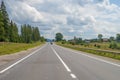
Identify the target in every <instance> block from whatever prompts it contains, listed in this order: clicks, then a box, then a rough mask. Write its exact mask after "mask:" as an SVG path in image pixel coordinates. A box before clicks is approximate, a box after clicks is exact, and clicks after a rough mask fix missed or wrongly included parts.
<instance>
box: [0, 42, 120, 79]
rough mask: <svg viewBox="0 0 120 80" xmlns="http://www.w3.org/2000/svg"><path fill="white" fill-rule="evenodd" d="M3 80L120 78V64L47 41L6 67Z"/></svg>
mask: <svg viewBox="0 0 120 80" xmlns="http://www.w3.org/2000/svg"><path fill="white" fill-rule="evenodd" d="M0 80H120V65H119V64H115V63H112V62H109V61H105V60H103V59H99V58H96V57H93V56H89V55H87V54H84V53H82V52H77V51H73V50H70V49H67V48H63V47H60V46H57V45H50V44H49V43H47V44H45V45H44V46H43V47H41V48H40V49H38V50H36V51H35V52H32V53H31V54H29V55H27V56H25V57H23V58H21V59H19V60H17V61H14V63H11V64H9V65H6V66H5V67H4V68H2V70H0Z"/></svg>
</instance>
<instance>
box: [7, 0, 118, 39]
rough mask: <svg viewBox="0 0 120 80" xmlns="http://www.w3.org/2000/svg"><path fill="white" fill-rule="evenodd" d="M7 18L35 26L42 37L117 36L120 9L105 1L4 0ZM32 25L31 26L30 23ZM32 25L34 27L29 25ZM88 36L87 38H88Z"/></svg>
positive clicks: (107, 0)
mask: <svg viewBox="0 0 120 80" xmlns="http://www.w3.org/2000/svg"><path fill="white" fill-rule="evenodd" d="M5 1H6V4H7V10H8V12H9V15H10V18H11V19H13V20H14V21H15V22H17V23H18V24H23V23H29V24H33V25H36V26H39V28H40V30H41V32H42V35H44V36H45V37H48V38H53V37H54V35H55V33H56V32H62V33H63V34H64V35H65V36H66V38H71V37H73V36H81V34H82V35H84V37H85V38H88V37H89V38H93V37H94V38H95V35H96V34H98V33H103V34H109V35H112V34H113V33H114V34H115V33H117V32H119V29H118V28H119V26H120V23H119V21H120V20H119V19H120V7H119V6H117V5H116V4H111V3H110V1H109V0H9V1H8V0H5ZM31 22H32V23H31ZM33 22H34V23H33ZM90 35H91V36H90Z"/></svg>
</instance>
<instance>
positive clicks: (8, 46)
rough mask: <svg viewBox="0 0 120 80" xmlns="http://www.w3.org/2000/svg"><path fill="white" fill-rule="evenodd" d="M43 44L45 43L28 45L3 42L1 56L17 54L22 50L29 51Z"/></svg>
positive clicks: (0, 48)
mask: <svg viewBox="0 0 120 80" xmlns="http://www.w3.org/2000/svg"><path fill="white" fill-rule="evenodd" d="M41 44H43V43H41V42H36V43H29V44H26V43H10V42H1V43H0V55H5V54H12V53H16V52H19V51H22V50H27V49H29V48H32V47H35V46H39V45H41Z"/></svg>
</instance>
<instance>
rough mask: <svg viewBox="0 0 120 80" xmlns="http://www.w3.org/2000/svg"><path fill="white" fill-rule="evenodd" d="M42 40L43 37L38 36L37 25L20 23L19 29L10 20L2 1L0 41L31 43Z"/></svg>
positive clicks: (0, 9)
mask: <svg viewBox="0 0 120 80" xmlns="http://www.w3.org/2000/svg"><path fill="white" fill-rule="evenodd" d="M39 40H41V41H44V37H41V36H40V32H39V29H38V27H33V26H31V25H28V24H24V25H21V31H19V30H18V26H17V24H16V23H14V22H13V21H12V20H10V19H9V15H8V13H7V10H6V6H5V4H4V2H3V1H2V2H1V6H0V42H22V43H31V42H36V41H39Z"/></svg>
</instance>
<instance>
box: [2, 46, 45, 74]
mask: <svg viewBox="0 0 120 80" xmlns="http://www.w3.org/2000/svg"><path fill="white" fill-rule="evenodd" d="M44 47H45V46H44ZM44 47H41V48H40V49H37V50H36V51H34V52H32V53H31V54H29V55H27V56H25V57H24V58H22V59H20V60H19V61H17V62H15V63H13V64H12V65H10V66H8V67H7V68H5V69H3V70H1V71H0V74H2V73H4V72H5V71H7V70H9V69H11V68H12V67H14V66H15V65H17V64H19V63H20V62H22V61H23V60H25V59H27V58H29V57H30V56H32V55H33V54H35V53H36V52H38V51H39V50H41V49H43V48H44Z"/></svg>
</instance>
